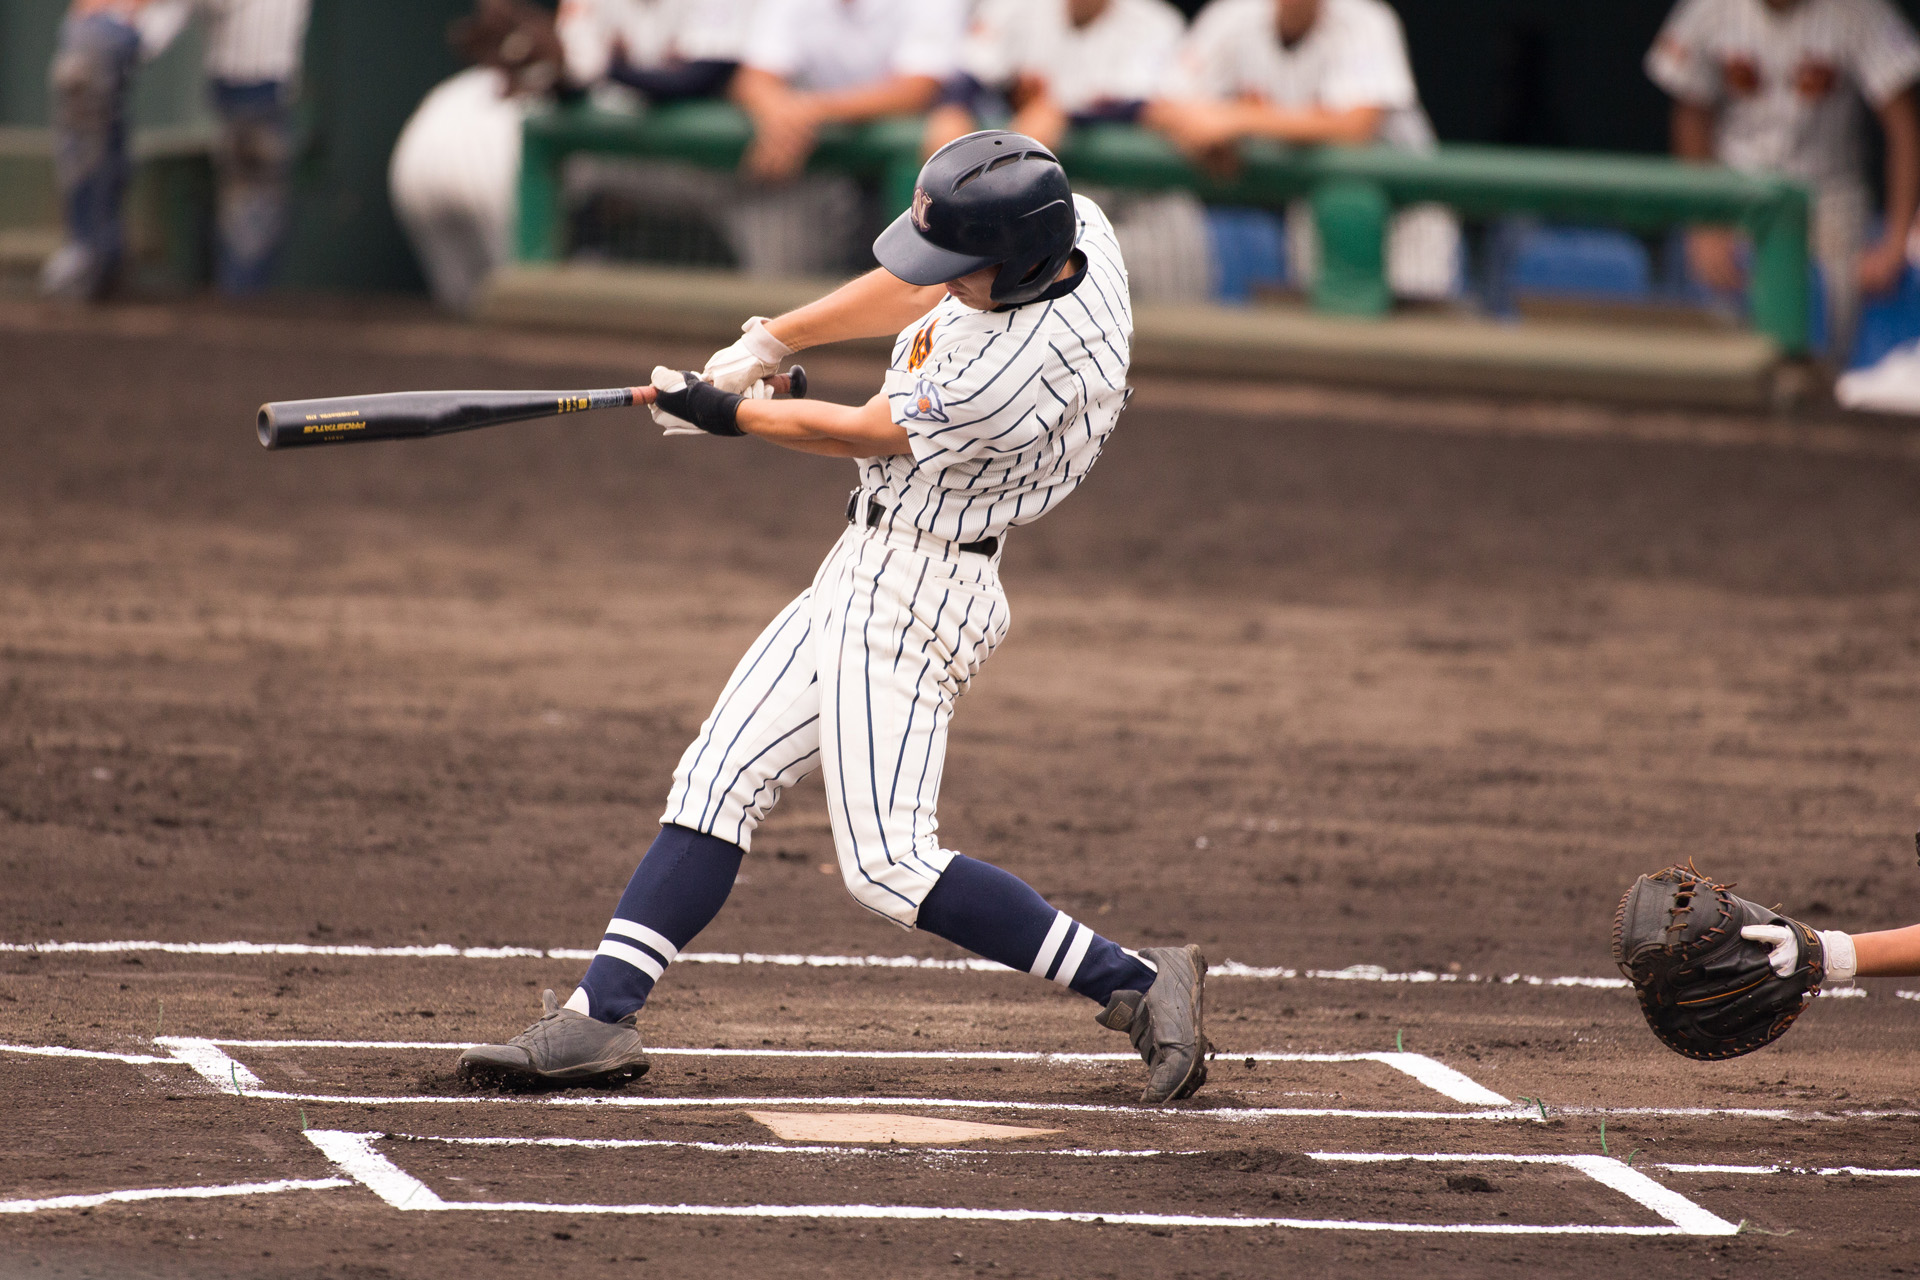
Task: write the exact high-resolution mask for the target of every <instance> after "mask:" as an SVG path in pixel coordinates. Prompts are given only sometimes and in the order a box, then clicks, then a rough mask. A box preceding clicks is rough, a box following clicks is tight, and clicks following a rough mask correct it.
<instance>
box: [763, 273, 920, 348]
mask: <svg viewBox="0 0 1920 1280" xmlns="http://www.w3.org/2000/svg"><path fill="white" fill-rule="evenodd" d="M945 295H946V287H945V286H944V285H937V284H935V285H913V284H908V283H907V282H906V281H904V280H902V279H901V278H900V277H898V276H896V275H894V274H893V273H892V272H890V271H887V270H885V269H884V268H876V269H874V270H872V271H869V272H867V274H865V275H863V276H858V277H856V278H854V279H852V280H849V281H847V283H845V284H843V285H841V286H840V287H839V288H838V289H835V290H834V291H833V292H832V293H830V294H828V295H827V296H826V297H824V298H821V299H819V300H817V301H815V302H809V303H808V304H807V305H806V306H804V307H801V308H799V309H798V310H797V311H789V312H787V314H785V315H783V316H780V317H778V318H776V319H773V320H769V321H768V322H767V330H768V332H770V333H771V334H773V336H774V337H776V338H778V339H780V341H782V342H784V343H786V344H787V346H788V347H790V348H792V349H793V350H795V351H804V350H806V349H807V348H808V347H818V346H821V345H824V344H825V343H829V342H845V341H847V340H848V339H850V338H884V337H887V336H890V335H892V334H896V333H898V332H900V330H902V329H904V328H906V327H907V326H908V325H910V324H912V323H913V322H914V321H915V320H918V319H919V318H920V317H921V316H923V315H925V314H926V313H927V312H928V311H930V310H932V309H933V308H934V307H935V306H937V305H938V304H939V302H940V299H941V298H942V297H944V296H945Z"/></svg>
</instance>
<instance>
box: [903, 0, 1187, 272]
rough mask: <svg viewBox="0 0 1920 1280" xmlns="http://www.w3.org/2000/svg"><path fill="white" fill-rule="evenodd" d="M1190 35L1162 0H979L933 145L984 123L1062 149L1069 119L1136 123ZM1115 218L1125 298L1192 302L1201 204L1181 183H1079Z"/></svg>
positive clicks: (933, 122)
mask: <svg viewBox="0 0 1920 1280" xmlns="http://www.w3.org/2000/svg"><path fill="white" fill-rule="evenodd" d="M1185 34H1186V19H1185V18H1184V17H1183V16H1181V13H1180V11H1179V10H1178V9H1175V8H1174V7H1173V6H1172V5H1171V4H1168V3H1167V2H1166V0H981V2H980V3H979V4H978V5H976V7H975V9H974V16H973V22H972V25H971V27H970V28H969V30H968V32H967V37H966V41H965V43H964V44H963V45H962V46H961V54H960V71H959V73H958V74H957V75H955V76H954V77H953V78H952V79H951V80H949V81H948V83H947V85H946V87H945V89H944V90H943V92H942V94H941V102H940V105H939V106H938V107H936V108H935V109H934V111H933V113H932V114H931V115H930V116H928V117H927V129H926V134H925V137H924V140H923V141H922V143H921V150H922V151H923V152H924V153H926V154H928V155H931V154H933V153H934V152H935V151H938V150H939V149H940V148H941V147H943V146H945V145H946V144H947V143H949V142H951V141H953V140H954V139H955V138H958V137H960V136H961V135H963V134H967V133H971V132H973V131H974V130H975V129H978V128H980V127H982V126H983V125H985V124H989V123H991V124H993V125H994V126H995V127H997V128H1007V129H1011V130H1013V131H1014V132H1015V133H1023V134H1026V135H1027V136H1028V137H1030V138H1036V139H1038V140H1039V141H1040V142H1042V143H1044V144H1045V145H1046V146H1048V147H1052V148H1054V149H1056V150H1057V149H1058V148H1059V146H1060V142H1061V140H1062V139H1063V138H1064V137H1065V136H1066V134H1067V131H1068V129H1069V128H1071V127H1073V126H1077V125H1088V124H1100V123H1116V124H1132V123H1134V122H1135V121H1137V120H1138V119H1139V118H1140V112H1141V110H1142V109H1143V108H1144V107H1145V106H1146V104H1147V101H1148V99H1150V98H1152V97H1154V96H1155V95H1156V94H1157V93H1158V92H1159V91H1160V89H1161V87H1162V85H1163V84H1164V82H1165V80H1166V77H1167V75H1168V73H1169V72H1170V71H1171V69H1172V66H1173V59H1174V55H1175V54H1176V52H1177V51H1178V50H1179V47H1180V40H1181V38H1182V37H1183V36H1184V35H1185ZM1085 194H1087V195H1088V196H1089V197H1090V198H1092V199H1094V200H1095V201H1097V202H1098V203H1099V204H1100V205H1101V206H1102V207H1103V208H1104V209H1106V210H1107V212H1108V214H1109V215H1110V217H1111V218H1112V220H1113V228H1114V235H1115V237H1116V238H1117V239H1118V240H1119V242H1120V249H1121V253H1122V256H1123V257H1125V259H1126V262H1127V279H1128V284H1129V286H1130V287H1131V289H1132V292H1133V296H1134V297H1135V298H1136V299H1139V300H1146V301H1160V302H1166V301H1196V302H1197V301H1200V300H1202V299H1204V298H1205V297H1206V296H1207V294H1208V292H1209V284H1210V280H1211V275H1212V269H1211V264H1210V255H1209V252H1208V245H1207V223H1206V211H1205V209H1204V208H1203V207H1202V206H1201V204H1200V202H1199V201H1198V200H1196V199H1195V198H1194V197H1193V196H1191V195H1189V194H1187V193H1186V192H1152V193H1142V192H1119V191H1106V190H1101V191H1087V192H1086V193H1085Z"/></svg>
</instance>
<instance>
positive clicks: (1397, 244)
mask: <svg viewBox="0 0 1920 1280" xmlns="http://www.w3.org/2000/svg"><path fill="white" fill-rule="evenodd" d="M1386 250H1387V287H1388V288H1389V289H1391V290H1392V291H1393V296H1394V297H1396V298H1412V299H1415V300H1418V301H1423V302H1438V301H1441V300H1442V299H1445V298H1451V297H1452V296H1453V295H1454V294H1456V293H1458V292H1459V290H1460V220H1459V219H1458V218H1456V217H1454V215H1453V210H1451V209H1449V208H1447V207H1446V206H1445V205H1443V204H1410V205H1408V206H1407V207H1406V208H1404V209H1396V210H1395V211H1394V213H1393V216H1392V217H1391V218H1390V219H1389V220H1388V222H1387V245H1386ZM1287 275H1288V277H1289V278H1290V279H1291V280H1292V281H1293V282H1294V283H1295V284H1296V285H1299V286H1301V287H1304V288H1311V287H1312V286H1313V282H1314V281H1315V280H1316V279H1318V278H1319V276H1320V228H1319V227H1318V226H1316V225H1315V224H1314V221H1313V206H1312V205H1310V204H1308V203H1307V202H1306V201H1304V200H1296V201H1294V202H1293V203H1292V204H1290V205H1288V206H1287Z"/></svg>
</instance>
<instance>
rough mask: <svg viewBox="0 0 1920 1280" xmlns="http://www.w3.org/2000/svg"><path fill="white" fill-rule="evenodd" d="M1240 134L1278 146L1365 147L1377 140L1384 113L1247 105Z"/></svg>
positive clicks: (1366, 109)
mask: <svg viewBox="0 0 1920 1280" xmlns="http://www.w3.org/2000/svg"><path fill="white" fill-rule="evenodd" d="M1240 110H1241V126H1242V133H1243V135H1244V136H1246V137H1251V138H1272V139H1274V140H1275V141H1277V142H1299V143H1309V144H1312V143H1332V144H1336V145H1345V146H1352V147H1358V146H1365V145H1366V144H1367V143H1369V142H1372V141H1373V140H1374V139H1375V138H1378V137H1379V136H1380V124H1381V122H1382V121H1383V120H1385V119H1386V114H1387V113H1386V112H1385V111H1383V110H1381V109H1380V108H1379V107H1348V108H1346V109H1345V110H1341V111H1333V110H1329V109H1328V108H1325V107H1274V106H1268V105H1267V104H1265V103H1248V104H1247V105H1245V106H1243V107H1242V108H1241V109H1240Z"/></svg>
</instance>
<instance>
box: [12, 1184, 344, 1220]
mask: <svg viewBox="0 0 1920 1280" xmlns="http://www.w3.org/2000/svg"><path fill="white" fill-rule="evenodd" d="M352 1185H353V1182H352V1181H351V1180H350V1179H347V1178H296V1179H287V1180H284V1181H280V1182H236V1183H232V1184H230V1185H228V1186H224V1187H148V1188H144V1189H142V1190H139V1191H103V1192H101V1193H100V1194H98V1195H89V1196H53V1197H51V1198H49V1199H45V1200H0V1213H40V1212H43V1211H45V1210H48V1209H94V1208H98V1207H99V1206H101V1205H103V1204H135V1203H138V1202H140V1201H142V1200H212V1199H216V1198H219V1197H222V1196H266V1195H275V1194H277V1193H279V1192H282V1191H326V1190H330V1189H332V1188H335V1187H350V1186H352Z"/></svg>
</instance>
